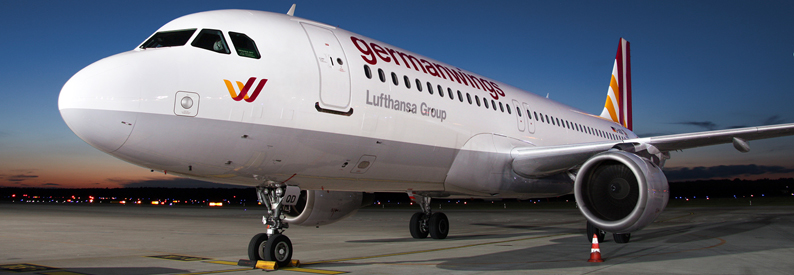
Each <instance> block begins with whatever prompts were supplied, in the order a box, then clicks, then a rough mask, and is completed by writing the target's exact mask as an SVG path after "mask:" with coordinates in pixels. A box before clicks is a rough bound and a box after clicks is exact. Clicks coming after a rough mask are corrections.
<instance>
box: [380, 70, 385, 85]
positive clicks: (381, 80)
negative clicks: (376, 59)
mask: <svg viewBox="0 0 794 275" xmlns="http://www.w3.org/2000/svg"><path fill="white" fill-rule="evenodd" d="M378 78H380V82H383V83H386V73H384V72H383V69H378Z"/></svg>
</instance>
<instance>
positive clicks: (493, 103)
mask: <svg viewBox="0 0 794 275" xmlns="http://www.w3.org/2000/svg"><path fill="white" fill-rule="evenodd" d="M499 103H502V102H499ZM491 106H492V107H493V110H494V111H496V101H493V99H491ZM504 111H505V110H502V112H504Z"/></svg>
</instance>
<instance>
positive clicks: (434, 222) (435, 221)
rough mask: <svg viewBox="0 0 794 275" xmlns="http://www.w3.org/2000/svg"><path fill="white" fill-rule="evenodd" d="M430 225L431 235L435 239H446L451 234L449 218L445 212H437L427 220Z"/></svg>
mask: <svg viewBox="0 0 794 275" xmlns="http://www.w3.org/2000/svg"><path fill="white" fill-rule="evenodd" d="M427 223H429V224H430V225H429V226H430V237H433V239H437V240H439V239H446V238H447V234H449V219H447V215H444V213H441V212H436V213H433V215H431V216H430V220H428V221H427Z"/></svg>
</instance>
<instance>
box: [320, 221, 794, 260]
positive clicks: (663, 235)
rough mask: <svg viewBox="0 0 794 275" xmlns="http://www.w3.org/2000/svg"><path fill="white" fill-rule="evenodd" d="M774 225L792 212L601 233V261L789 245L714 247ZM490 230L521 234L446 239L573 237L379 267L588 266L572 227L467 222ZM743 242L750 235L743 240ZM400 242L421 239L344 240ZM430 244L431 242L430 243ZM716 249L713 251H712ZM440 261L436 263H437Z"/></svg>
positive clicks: (579, 232)
mask: <svg viewBox="0 0 794 275" xmlns="http://www.w3.org/2000/svg"><path fill="white" fill-rule="evenodd" d="M772 224H776V225H777V226H784V227H786V226H790V225H792V224H794V214H782V215H773V214H756V215H753V216H752V217H750V218H748V219H747V220H742V221H723V222H686V223H685V224H680V225H671V226H667V225H666V224H665V223H657V224H656V225H655V226H651V227H649V228H646V229H644V230H642V231H640V232H639V233H637V234H635V235H633V236H632V239H631V242H630V243H628V244H617V243H614V241H612V240H611V238H612V237H611V234H608V235H607V238H606V239H605V240H604V243H606V244H602V245H601V251H602V255H603V257H604V258H605V259H606V260H607V261H609V260H612V261H614V262H612V263H613V264H614V263H616V262H617V263H623V262H630V263H643V262H658V261H669V260H678V259H691V258H699V257H711V256H715V255H720V256H725V255H733V254H740V253H752V252H757V251H766V250H773V249H777V248H781V247H789V245H790V241H788V242H789V244H783V243H779V242H778V240H775V239H773V237H769V245H751V246H747V247H744V248H743V249H719V246H721V245H722V244H725V243H726V241H725V240H724V239H723V238H725V237H728V236H737V235H738V236H739V237H742V235H746V233H748V232H750V231H754V230H758V229H761V228H764V227H766V226H769V225H772ZM472 225H485V226H495V227H505V226H507V227H510V228H513V229H526V230H527V231H528V233H527V234H475V235H457V236H452V235H450V237H449V238H451V239H482V240H493V239H509V238H521V237H524V238H526V237H532V236H535V235H548V234H565V233H569V234H573V235H565V236H560V237H556V238H555V237H552V239H551V240H550V243H549V244H545V245H540V246H534V247H525V248H521V246H522V242H520V241H519V242H516V243H513V242H503V243H499V244H488V245H492V246H502V247H512V246H515V247H517V249H514V250H508V251H502V252H496V253H491V254H480V255H477V256H467V257H459V258H433V259H428V260H426V261H415V260H412V261H389V260H388V258H386V259H384V261H383V262H381V263H383V264H412V265H422V264H425V263H426V264H430V265H435V266H436V267H437V268H443V269H448V270H456V271H506V270H540V269H553V268H575V267H588V266H592V265H593V264H592V263H588V262H587V261H586V260H587V259H588V257H589V253H590V249H589V248H590V247H589V245H588V243H587V242H586V239H585V236H584V230H583V229H572V228H562V227H553V226H552V227H549V226H514V225H499V224H472ZM744 237H749V238H759V237H755V234H753V235H751V236H744ZM405 241H424V240H415V239H411V238H398V239H380V240H356V241H348V242H361V243H366V242H405ZM431 242H432V240H431ZM715 248H716V249H719V251H715ZM439 262H440V263H439ZM333 265H334V266H345V265H361V264H358V263H345V262H338V263H334V264H333Z"/></svg>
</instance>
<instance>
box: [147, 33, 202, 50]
mask: <svg viewBox="0 0 794 275" xmlns="http://www.w3.org/2000/svg"><path fill="white" fill-rule="evenodd" d="M194 32H196V29H189V30H178V31H165V32H158V33H155V34H154V35H152V37H151V38H149V40H146V42H144V43H143V45H141V49H148V48H162V47H177V46H183V45H185V43H187V41H188V40H190V37H191V36H193V33H194Z"/></svg>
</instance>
